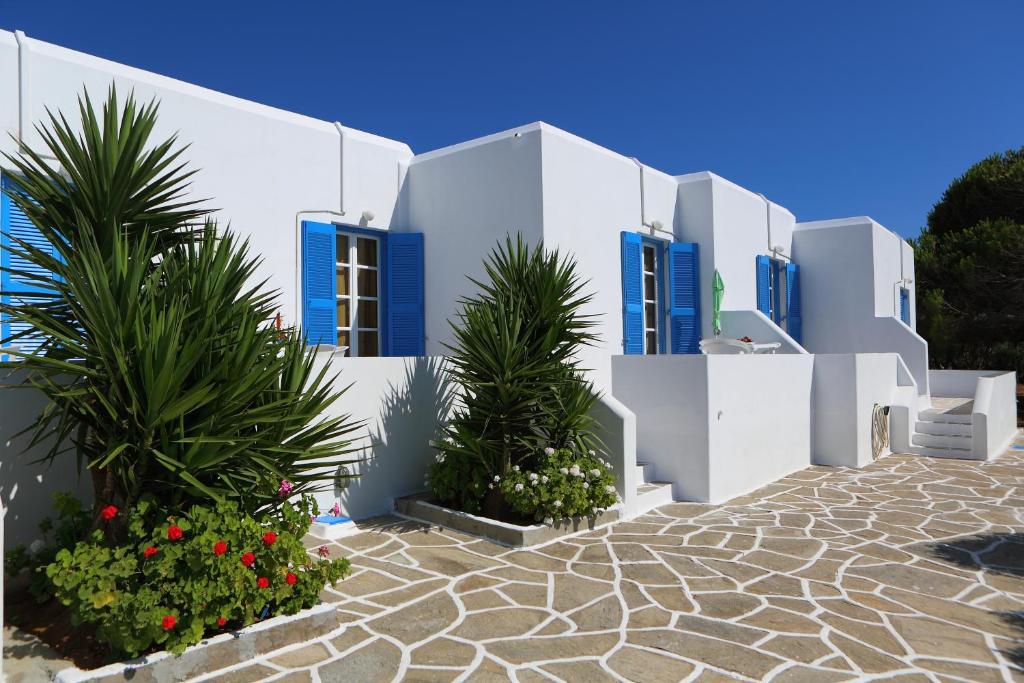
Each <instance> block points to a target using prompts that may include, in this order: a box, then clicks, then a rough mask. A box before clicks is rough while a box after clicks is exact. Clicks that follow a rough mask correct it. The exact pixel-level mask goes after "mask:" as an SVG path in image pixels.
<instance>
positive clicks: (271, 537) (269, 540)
mask: <svg viewBox="0 0 1024 683" xmlns="http://www.w3.org/2000/svg"><path fill="white" fill-rule="evenodd" d="M276 540H277V534H275V533H274V532H273V531H268V532H267V533H265V534H263V542H264V543H266V544H267V545H274V542H275V541H276Z"/></svg>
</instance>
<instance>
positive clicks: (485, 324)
mask: <svg viewBox="0 0 1024 683" xmlns="http://www.w3.org/2000/svg"><path fill="white" fill-rule="evenodd" d="M484 269H485V272H486V278H485V279H484V280H483V281H477V280H472V281H473V283H474V284H475V285H476V286H477V288H478V290H479V291H478V293H477V294H475V295H474V296H471V297H466V298H464V299H462V300H460V302H459V304H460V310H459V312H458V314H457V317H456V319H455V320H454V321H449V324H450V325H451V328H452V332H453V337H454V341H453V343H452V344H450V345H447V344H446V347H447V349H448V351H449V360H448V366H447V374H448V376H449V378H450V380H451V382H452V384H454V385H455V386H456V387H458V389H459V393H458V397H457V400H456V402H455V405H454V409H453V412H452V416H451V419H450V420H449V422H448V423H447V424H446V425H445V426H444V427H443V429H442V433H443V438H442V439H441V441H439V442H436V444H435V448H436V449H437V455H436V461H435V462H434V463H433V464H432V465H431V466H430V471H429V473H428V481H429V484H430V488H431V490H432V492H433V494H434V495H435V496H436V497H437V498H438V499H439V500H440V501H441V502H442V503H443V504H445V505H448V506H450V507H453V508H455V509H458V510H463V511H466V512H470V513H482V514H484V515H486V516H488V517H491V518H495V519H502V520H505V521H516V522H523V521H527V520H543V521H544V522H545V523H548V524H550V523H553V522H554V521H555V520H557V519H560V518H562V517H571V516H578V515H592V514H594V513H595V512H596V511H597V510H599V509H602V508H607V507H610V506H611V505H613V504H614V503H615V502H616V494H615V488H614V485H613V484H614V478H613V476H612V475H611V473H610V472H609V465H608V463H606V462H605V461H604V460H603V459H602V458H601V457H600V456H599V455H598V453H597V450H598V449H600V448H601V444H600V442H599V440H598V439H597V438H596V436H595V435H594V431H595V427H596V424H595V421H594V418H593V417H592V410H593V408H594V405H595V404H596V403H597V401H598V399H599V395H598V394H597V393H596V392H595V391H594V387H593V384H592V383H591V382H590V381H589V380H587V379H586V376H585V370H584V369H583V368H581V367H580V365H579V360H578V355H579V351H580V349H581V348H582V347H584V346H587V345H592V344H593V343H595V342H596V340H597V337H596V336H595V335H594V334H593V333H592V332H591V329H592V328H593V326H594V325H595V320H594V317H593V316H591V315H587V314H585V313H583V309H584V308H585V307H586V306H587V304H588V303H589V302H590V300H591V296H592V295H591V294H588V293H585V292H584V289H585V287H586V285H587V283H585V282H583V281H581V280H580V278H579V276H578V275H577V274H576V262H575V260H574V259H573V258H572V257H571V256H563V255H561V254H559V252H558V251H557V250H554V251H548V250H545V249H544V245H543V244H542V243H541V244H537V245H535V246H534V247H532V248H531V247H529V246H528V245H527V244H526V243H525V242H524V240H523V238H522V236H521V235H516V237H515V238H514V239H513V238H512V237H511V236H508V237H506V239H505V241H504V242H503V243H499V244H498V246H497V247H495V248H494V249H493V250H492V251H491V253H490V254H489V256H488V257H487V258H486V260H485V262H484Z"/></svg>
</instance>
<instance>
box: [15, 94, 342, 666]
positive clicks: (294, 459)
mask: <svg viewBox="0 0 1024 683" xmlns="http://www.w3.org/2000/svg"><path fill="white" fill-rule="evenodd" d="M79 103H80V112H79V113H80V115H81V121H82V124H81V125H82V130H81V131H77V130H75V129H72V128H71V126H70V124H69V123H68V120H67V119H66V118H65V117H64V116H63V115H62V114H50V115H49V122H48V124H47V125H45V126H37V130H38V132H39V134H40V136H41V138H42V139H43V141H44V143H45V146H46V153H45V155H44V154H43V153H41V152H38V151H36V150H33V149H29V148H26V147H24V146H22V147H20V148H19V154H17V155H7V161H8V162H10V164H12V165H13V167H14V168H15V169H16V174H15V181H16V182H15V183H14V185H13V186H12V185H11V184H8V185H7V186H6V192H7V194H8V195H9V197H10V200H11V202H12V203H13V204H14V205H15V207H16V208H17V209H18V210H19V211H20V212H22V213H23V214H24V216H25V220H24V224H25V225H24V227H22V232H20V233H12V234H11V235H9V236H8V237H7V239H8V242H9V245H10V246H9V249H8V251H9V258H8V263H7V265H5V267H4V270H5V271H6V273H7V275H8V276H9V277H8V278H7V279H8V280H9V281H10V282H13V283H17V284H18V286H16V287H15V286H11V287H10V288H9V289H6V291H4V292H3V302H2V303H0V311H2V312H3V314H4V315H5V316H8V317H9V319H10V320H11V321H12V324H11V329H12V330H13V332H12V333H11V334H10V335H9V336H7V338H5V339H3V340H2V343H3V344H4V345H5V346H8V345H10V344H22V345H23V346H24V348H22V349H13V348H10V347H9V346H8V348H7V349H5V351H6V352H7V353H8V355H10V356H13V357H14V359H13V360H8V361H5V362H3V363H0V368H3V369H6V370H10V371H17V375H16V381H17V382H18V384H17V386H16V387H15V388H25V389H29V390H34V391H38V392H40V393H42V394H43V395H44V396H45V397H46V398H47V399H48V403H47V405H46V406H45V407H44V408H43V410H42V411H41V412H40V413H39V415H38V416H37V417H36V418H35V420H34V421H33V422H32V423H31V424H30V425H29V426H28V427H27V429H26V432H28V433H29V434H31V437H32V439H31V443H30V444H29V446H30V447H35V446H39V445H41V444H44V443H49V444H52V446H50V447H49V448H48V449H47V450H45V451H44V455H43V456H42V458H41V460H42V461H43V463H51V464H52V463H53V462H55V461H57V460H59V459H61V460H62V459H66V458H73V459H75V460H76V461H77V464H78V466H79V468H80V470H84V471H86V472H88V473H89V474H90V475H91V479H92V484H93V493H94V508H93V509H92V510H91V511H89V512H88V518H89V524H87V525H85V533H83V534H80V535H79V537H78V538H73V539H69V540H68V541H67V542H66V543H64V544H63V545H64V547H62V548H59V549H57V550H56V552H55V554H54V555H53V556H52V561H51V562H50V563H49V564H48V565H46V566H45V567H42V566H40V567H37V571H38V572H45V574H46V576H47V577H48V578H49V589H50V590H51V591H52V593H53V594H54V595H55V596H56V597H57V599H58V600H59V601H60V602H61V603H62V604H63V605H64V606H66V607H67V608H68V609H69V612H70V618H71V621H72V623H73V624H75V625H79V624H83V623H84V624H91V625H92V626H94V627H95V629H96V634H97V636H98V638H99V639H100V640H101V641H102V642H104V643H106V644H107V645H108V646H109V647H110V654H111V655H112V656H120V655H123V654H129V655H135V654H139V653H140V652H146V651H150V650H152V649H156V648H167V649H169V650H172V651H175V652H178V651H181V650H182V649H184V648H185V647H186V646H187V645H189V644H192V643H195V642H198V641H199V640H200V639H201V638H202V637H203V636H204V635H205V634H207V633H208V632H215V631H218V630H222V629H230V628H236V627H240V626H245V625H247V624H250V623H252V622H254V621H256V620H259V619H261V618H264V617H266V616H272V615H276V614H288V613H293V612H295V611H296V610H298V609H300V608H302V607H309V606H312V605H313V604H316V602H317V601H318V597H317V596H318V593H319V591H320V589H321V588H322V587H323V585H324V583H325V582H333V581H334V580H337V579H338V578H340V577H341V576H342V575H343V574H344V572H345V571H346V569H347V563H346V562H345V561H344V560H339V561H324V562H314V561H313V560H312V558H310V557H309V556H308V555H307V554H306V552H305V549H304V548H303V546H302V542H301V539H302V537H303V535H304V534H305V532H306V529H308V527H309V516H310V514H311V513H312V512H313V509H314V507H313V504H312V501H311V499H310V497H309V494H310V493H312V492H313V491H315V490H317V489H318V488H322V487H323V486H324V482H323V477H322V475H321V474H320V472H322V471H323V470H324V469H325V468H326V467H328V466H331V465H333V464H335V463H336V462H337V461H338V460H339V459H341V460H343V459H344V458H345V457H347V454H348V453H349V452H350V447H349V444H348V441H347V439H348V437H349V436H350V435H351V433H352V432H353V431H354V430H355V429H357V427H358V425H355V424H352V423H351V422H349V421H348V418H347V417H345V416H341V417H327V418H324V417H322V416H323V415H324V414H325V411H326V410H327V409H328V408H329V407H330V406H331V405H332V404H333V403H334V402H335V401H336V400H337V398H338V393H337V392H336V391H334V389H333V385H334V378H332V377H330V376H328V374H327V368H324V369H322V370H320V371H319V372H317V371H315V370H314V350H313V349H311V348H308V347H306V346H305V343H304V341H303V337H302V335H301V333H300V331H299V330H297V329H284V330H280V329H277V328H276V327H275V325H274V319H275V312H276V302H277V292H275V291H270V290H268V289H267V288H266V287H265V282H260V281H258V280H256V279H255V274H256V272H257V269H258V267H259V264H260V260H259V258H257V257H253V256H250V254H249V248H248V244H247V243H246V242H245V241H243V240H240V239H238V238H237V237H236V236H235V235H234V234H232V233H231V231H229V230H220V229H218V227H217V226H216V224H215V223H213V222H212V221H211V220H210V219H209V218H208V216H207V213H206V211H205V210H204V209H201V208H199V207H198V204H197V202H195V201H191V200H187V199H186V198H185V192H186V189H187V187H188V180H189V178H190V177H191V176H192V174H193V172H192V171H188V170H187V169H186V168H185V165H184V164H183V163H182V162H181V161H180V155H181V154H182V152H183V149H181V148H178V146H177V143H176V139H175V138H173V137H172V138H170V139H168V140H165V141H163V142H155V143H151V141H150V134H151V132H152V131H153V129H154V126H155V124H156V119H157V105H156V103H155V102H152V103H150V104H148V105H146V106H141V107H140V106H137V105H136V103H135V101H134V98H133V97H131V96H129V97H128V98H127V99H126V101H125V103H124V106H123V107H121V106H120V105H119V103H118V98H117V94H116V92H115V91H114V89H113V88H111V91H110V94H109V96H108V98H107V100H106V102H105V103H104V106H103V109H102V112H101V113H100V114H99V115H97V113H96V112H95V110H94V108H93V105H92V103H91V102H90V100H89V98H88V95H87V94H86V95H85V96H84V97H82V98H80V100H79ZM50 158H52V159H56V162H57V163H56V165H51V163H50V162H49V161H48V160H47V159H50ZM26 231H28V233H33V234H27V233H26ZM28 341H32V343H26V342H28ZM36 341H38V346H37V345H36V343H35V342H36ZM69 444H70V445H69ZM90 527H91V528H90ZM44 557H47V559H49V558H48V556H44ZM22 612H24V610H23V611H22Z"/></svg>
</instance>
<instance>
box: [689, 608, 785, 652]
mask: <svg viewBox="0 0 1024 683" xmlns="http://www.w3.org/2000/svg"><path fill="white" fill-rule="evenodd" d="M675 628H676V629H677V630H679V631H692V632H694V633H699V634H701V635H705V636H711V637H713V638H720V639H722V640H730V641H732V642H734V643H742V644H743V645H753V644H754V643H756V642H757V641H759V640H761V639H762V638H764V637H765V636H766V635H768V634H767V633H766V632H765V631H762V630H761V629H756V628H751V627H749V626H741V625H739V624H732V623H729V622H727V621H717V620H715V619H705V618H704V617H698V616H689V615H683V616H680V617H679V618H678V619H676V624H675Z"/></svg>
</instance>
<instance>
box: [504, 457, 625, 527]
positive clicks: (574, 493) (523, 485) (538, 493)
mask: <svg viewBox="0 0 1024 683" xmlns="http://www.w3.org/2000/svg"><path fill="white" fill-rule="evenodd" d="M499 485H500V486H501V493H502V495H504V496H505V500H507V501H508V503H509V505H510V506H511V507H512V509H513V510H515V511H516V512H519V513H521V514H523V515H527V516H532V517H533V518H534V519H535V520H536V521H538V522H540V521H543V522H544V523H545V524H551V523H553V522H554V521H555V520H557V519H561V518H563V517H576V516H579V515H592V514H594V512H595V511H597V510H599V509H606V508H609V507H611V506H612V505H614V504H615V502H616V501H617V500H618V495H617V494H616V492H615V477H614V475H612V473H611V466H610V465H609V464H608V463H607V462H605V461H604V460H602V459H600V458H598V457H597V454H596V453H594V452H593V451H591V452H589V453H585V454H584V453H579V452H577V451H576V450H573V449H569V448H558V449H555V448H548V449H545V451H544V452H543V453H538V454H537V457H535V458H533V462H532V463H531V464H530V466H529V467H528V468H522V467H516V468H513V470H512V471H511V472H509V473H508V475H507V476H505V477H504V478H503V479H502V480H501V482H500V483H499Z"/></svg>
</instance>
